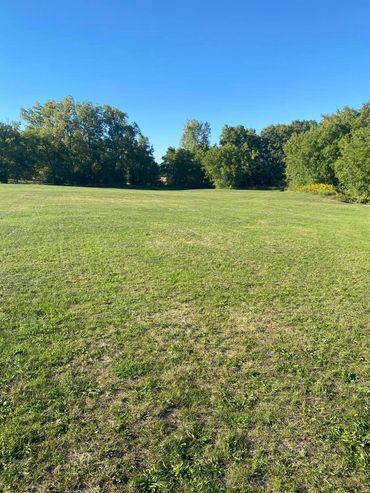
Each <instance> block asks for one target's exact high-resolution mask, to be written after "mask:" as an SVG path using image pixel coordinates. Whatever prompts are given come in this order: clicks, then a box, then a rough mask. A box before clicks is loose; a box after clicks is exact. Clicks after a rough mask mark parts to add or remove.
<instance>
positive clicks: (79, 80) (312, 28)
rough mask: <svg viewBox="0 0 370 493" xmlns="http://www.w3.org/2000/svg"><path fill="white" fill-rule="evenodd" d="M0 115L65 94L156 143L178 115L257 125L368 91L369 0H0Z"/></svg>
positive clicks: (175, 129) (313, 114) (176, 125)
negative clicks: (100, 106) (108, 108)
mask: <svg viewBox="0 0 370 493" xmlns="http://www.w3.org/2000/svg"><path fill="white" fill-rule="evenodd" d="M0 36H1V43H0V119H1V120H5V121H7V120H14V119H16V120H19V108H20V107H29V106H31V105H32V104H34V103H35V102H36V101H39V102H44V101H46V100H47V99H51V98H56V99H60V98H62V97H63V96H65V95H69V94H71V95H73V96H74V97H75V98H76V99H77V100H86V99H87V100H90V101H92V102H94V103H108V104H111V105H113V106H117V107H118V108H120V109H122V110H123V111H126V112H127V113H128V115H129V117H130V119H131V120H133V121H136V122H137V123H138V124H139V126H140V127H141V129H142V131H143V132H144V133H145V134H146V135H147V136H148V137H149V139H150V141H151V143H152V144H153V145H154V147H155V153H156V157H157V158H160V156H162V155H163V153H164V151H165V149H166V148H167V146H168V145H177V144H178V142H179V138H180V135H181V131H182V127H183V123H184V120H185V119H186V118H198V119H201V120H208V121H209V122H210V123H211V126H212V130H213V132H212V139H213V141H216V140H217V138H218V135H219V132H220V129H221V128H222V126H223V125H224V124H226V123H227V124H229V125H234V124H238V123H240V124H243V125H246V126H248V127H252V128H256V129H257V130H260V129H261V128H263V127H264V126H266V125H268V124H270V123H277V122H289V121H291V120H292V119H296V118H315V119H317V118H319V117H320V115H321V114H322V113H329V112H333V111H335V110H336V109H337V108H340V107H343V106H345V105H350V106H360V105H361V104H362V103H363V102H366V101H369V100H370V0H352V1H348V0H347V1H344V0H335V1H334V0H306V1H300V0H280V1H279V0H259V1H256V0H254V1H249V0H234V1H233V0H228V1H227V0H187V1H178V0H172V1H170V0H126V1H125V0H121V1H118V0H90V1H87V0H85V1H82V0H73V1H71V0H64V1H58V0H47V1H46V0H42V1H41V0H0Z"/></svg>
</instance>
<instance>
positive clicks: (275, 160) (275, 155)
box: [261, 120, 317, 186]
mask: <svg viewBox="0 0 370 493" xmlns="http://www.w3.org/2000/svg"><path fill="white" fill-rule="evenodd" d="M316 125H317V123H316V122H315V121H313V120H294V121H293V122H292V123H290V124H277V125H269V126H268V127H266V128H264V129H263V130H262V131H261V137H262V139H263V142H264V161H265V163H266V168H267V170H268V175H269V176H268V182H269V184H270V185H271V186H281V185H283V184H284V181H285V152H284V146H285V144H286V143H287V142H288V140H289V139H290V137H291V136H292V135H293V134H295V133H298V134H300V133H303V132H307V131H308V130H310V129H311V128H312V127H314V126H316Z"/></svg>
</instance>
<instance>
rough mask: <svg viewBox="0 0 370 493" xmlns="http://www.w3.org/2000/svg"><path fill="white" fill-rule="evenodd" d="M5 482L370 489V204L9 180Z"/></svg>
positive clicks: (0, 307)
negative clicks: (73, 185) (13, 181)
mask: <svg viewBox="0 0 370 493" xmlns="http://www.w3.org/2000/svg"><path fill="white" fill-rule="evenodd" d="M0 259H1V263H0V330H1V332H0V336H1V339H0V344H1V348H0V351H1V353H0V365H1V369H0V372H1V373H0V377H1V380H0V491H1V492H9V493H16V492H27V493H39V492H48V493H49V492H60V493H69V492H75V491H76V492H79V491H83V492H88V493H98V492H104V493H105V492H126V491H127V492H134V491H138V492H196V493H199V492H201V493H202V492H209V493H217V492H256V493H260V492H281V493H289V492H295V493H304V492H307V493H308V492H310V493H311V492H333V493H334V492H335V493H337V492H356V493H357V492H368V491H369V488H370V481H369V476H368V474H367V472H368V469H369V441H370V437H369V421H370V413H369V397H370V388H369V374H370V371H369V370H370V364H369V363H370V361H369V348H370V346H369V342H370V337H369V332H370V331H369V329H370V325H369V309H368V308H369V293H370V209H369V207H368V206H363V205H355V204H344V203H340V202H337V201H335V200H332V199H326V198H319V197H316V196H312V195H309V194H303V193H301V194H298V193H294V192H284V193H282V192H279V191H276V192H275V191H274V192H272V191H271V192H270V191H226V190H221V191H215V190H199V191H179V192H177V191H134V190H114V189H88V188H72V187H52V186H50V187H47V186H36V185H2V186H0Z"/></svg>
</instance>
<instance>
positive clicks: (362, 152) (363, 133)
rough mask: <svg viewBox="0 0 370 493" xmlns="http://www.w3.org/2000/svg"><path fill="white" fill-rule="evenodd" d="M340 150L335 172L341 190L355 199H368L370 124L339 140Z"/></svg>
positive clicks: (369, 196) (369, 198) (369, 191)
mask: <svg viewBox="0 0 370 493" xmlns="http://www.w3.org/2000/svg"><path fill="white" fill-rule="evenodd" d="M340 150H341V156H340V158H339V159H338V160H337V161H336V162H335V174H336V176H337V177H338V180H339V182H340V183H341V186H342V187H343V190H344V191H345V193H346V194H347V195H349V196H350V197H354V198H356V199H357V200H360V201H364V202H366V201H368V200H370V125H369V126H368V127H364V128H359V129H358V130H355V131H354V132H353V133H352V134H351V135H350V136H349V137H347V138H345V139H343V140H341V142H340Z"/></svg>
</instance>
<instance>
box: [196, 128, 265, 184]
mask: <svg viewBox="0 0 370 493" xmlns="http://www.w3.org/2000/svg"><path fill="white" fill-rule="evenodd" d="M202 166H203V168H204V169H205V171H206V173H207V176H208V177H209V179H210V180H211V182H212V183H213V184H214V185H215V186H216V187H217V188H248V187H264V186H268V185H269V184H270V176H269V169H268V166H267V163H266V161H265V160H264V144H263V140H262V138H261V137H260V136H259V135H257V133H256V132H255V130H253V129H246V128H244V127H243V126H242V125H238V126H236V127H229V126H227V125H226V126H225V127H224V128H223V130H222V132H221V137H220V146H218V147H216V146H215V147H212V148H210V149H209V150H208V152H207V153H205V154H204V156H203V159H202Z"/></svg>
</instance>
